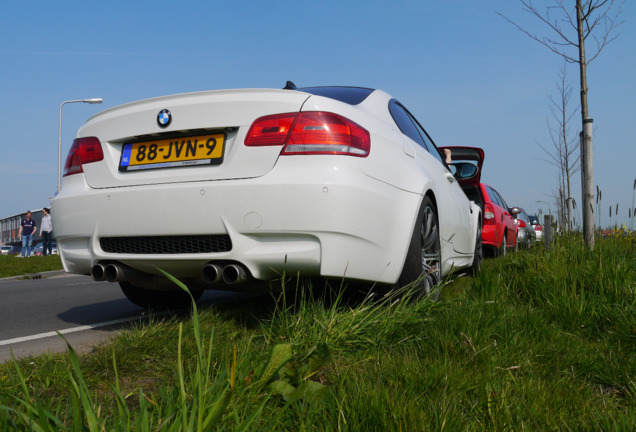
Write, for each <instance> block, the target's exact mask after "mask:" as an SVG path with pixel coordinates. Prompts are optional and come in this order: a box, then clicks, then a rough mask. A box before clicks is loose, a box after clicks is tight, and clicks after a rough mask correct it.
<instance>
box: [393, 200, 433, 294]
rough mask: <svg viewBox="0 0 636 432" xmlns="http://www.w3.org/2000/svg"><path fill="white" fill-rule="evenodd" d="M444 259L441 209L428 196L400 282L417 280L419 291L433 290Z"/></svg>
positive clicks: (417, 221)
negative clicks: (439, 214)
mask: <svg viewBox="0 0 636 432" xmlns="http://www.w3.org/2000/svg"><path fill="white" fill-rule="evenodd" d="M441 262H442V257H441V247H440V240H439V225H438V223H437V212H436V211H435V207H434V206H433V203H432V201H431V199H430V198H429V197H424V200H423V201H422V207H421V210H420V213H419V215H418V217H417V220H416V222H415V227H414V229H413V234H412V236H411V243H410V245H409V250H408V253H407V256H406V261H405V262H404V268H403V269H402V274H401V275H400V279H399V280H398V284H399V285H400V286H404V285H408V284H410V283H413V282H416V281H417V288H418V291H419V293H420V294H422V295H427V294H429V293H430V292H431V289H432V288H433V287H435V285H437V284H438V283H439V281H440V280H441ZM435 297H436V298H437V295H436V296H435Z"/></svg>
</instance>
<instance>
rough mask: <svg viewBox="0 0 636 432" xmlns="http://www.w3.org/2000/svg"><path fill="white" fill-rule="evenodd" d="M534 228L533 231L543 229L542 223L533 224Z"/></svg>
mask: <svg viewBox="0 0 636 432" xmlns="http://www.w3.org/2000/svg"><path fill="white" fill-rule="evenodd" d="M534 230H535V231H543V225H535V226H534Z"/></svg>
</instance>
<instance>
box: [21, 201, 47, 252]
mask: <svg viewBox="0 0 636 432" xmlns="http://www.w3.org/2000/svg"><path fill="white" fill-rule="evenodd" d="M37 230H38V227H37V225H36V223H35V221H34V220H33V219H31V212H30V211H27V212H26V217H25V218H24V219H22V222H21V223H20V230H19V231H18V238H22V257H23V258H26V257H29V256H30V255H31V251H32V249H33V237H34V236H35V233H36V232H37ZM52 232H53V224H52V223H51V213H50V212H49V209H48V208H43V209H42V228H41V230H40V237H42V255H51V252H52V245H51V240H52V236H51V233H52Z"/></svg>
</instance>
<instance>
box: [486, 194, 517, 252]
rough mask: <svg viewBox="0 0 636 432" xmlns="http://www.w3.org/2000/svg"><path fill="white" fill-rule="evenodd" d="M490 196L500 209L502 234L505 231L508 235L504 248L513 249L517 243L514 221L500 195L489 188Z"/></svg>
mask: <svg viewBox="0 0 636 432" xmlns="http://www.w3.org/2000/svg"><path fill="white" fill-rule="evenodd" d="M489 188H490V190H491V191H492V194H493V195H494V196H495V197H496V200H497V203H498V204H499V206H500V207H501V215H500V220H501V225H502V232H504V231H507V232H508V233H509V234H508V236H507V237H506V246H507V247H513V246H514V245H515V244H516V243H517V224H515V219H514V217H513V216H512V214H511V213H510V211H509V210H508V204H506V200H504V199H503V197H502V196H501V194H500V193H499V192H497V191H496V190H495V189H493V188H492V187H490V186H489Z"/></svg>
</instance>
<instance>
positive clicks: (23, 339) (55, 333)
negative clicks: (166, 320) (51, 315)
mask: <svg viewBox="0 0 636 432" xmlns="http://www.w3.org/2000/svg"><path fill="white" fill-rule="evenodd" d="M159 315H163V314H154V316H159ZM139 319H143V316H136V317H130V318H122V319H118V320H113V321H106V322H102V323H97V324H90V325H84V326H79V327H72V328H68V329H64V330H57V331H51V332H46V333H39V334H35V335H31V336H23V337H19V338H13V339H7V340H3V341H0V346H4V345H11V344H15V343H20V342H28V341H32V340H37V339H44V338H47V337H53V336H58V333H60V334H68V333H75V332H79V331H84V330H92V329H95V328H99V327H106V326H110V325H115V324H122V323H125V322H129V321H135V320H139Z"/></svg>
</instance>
